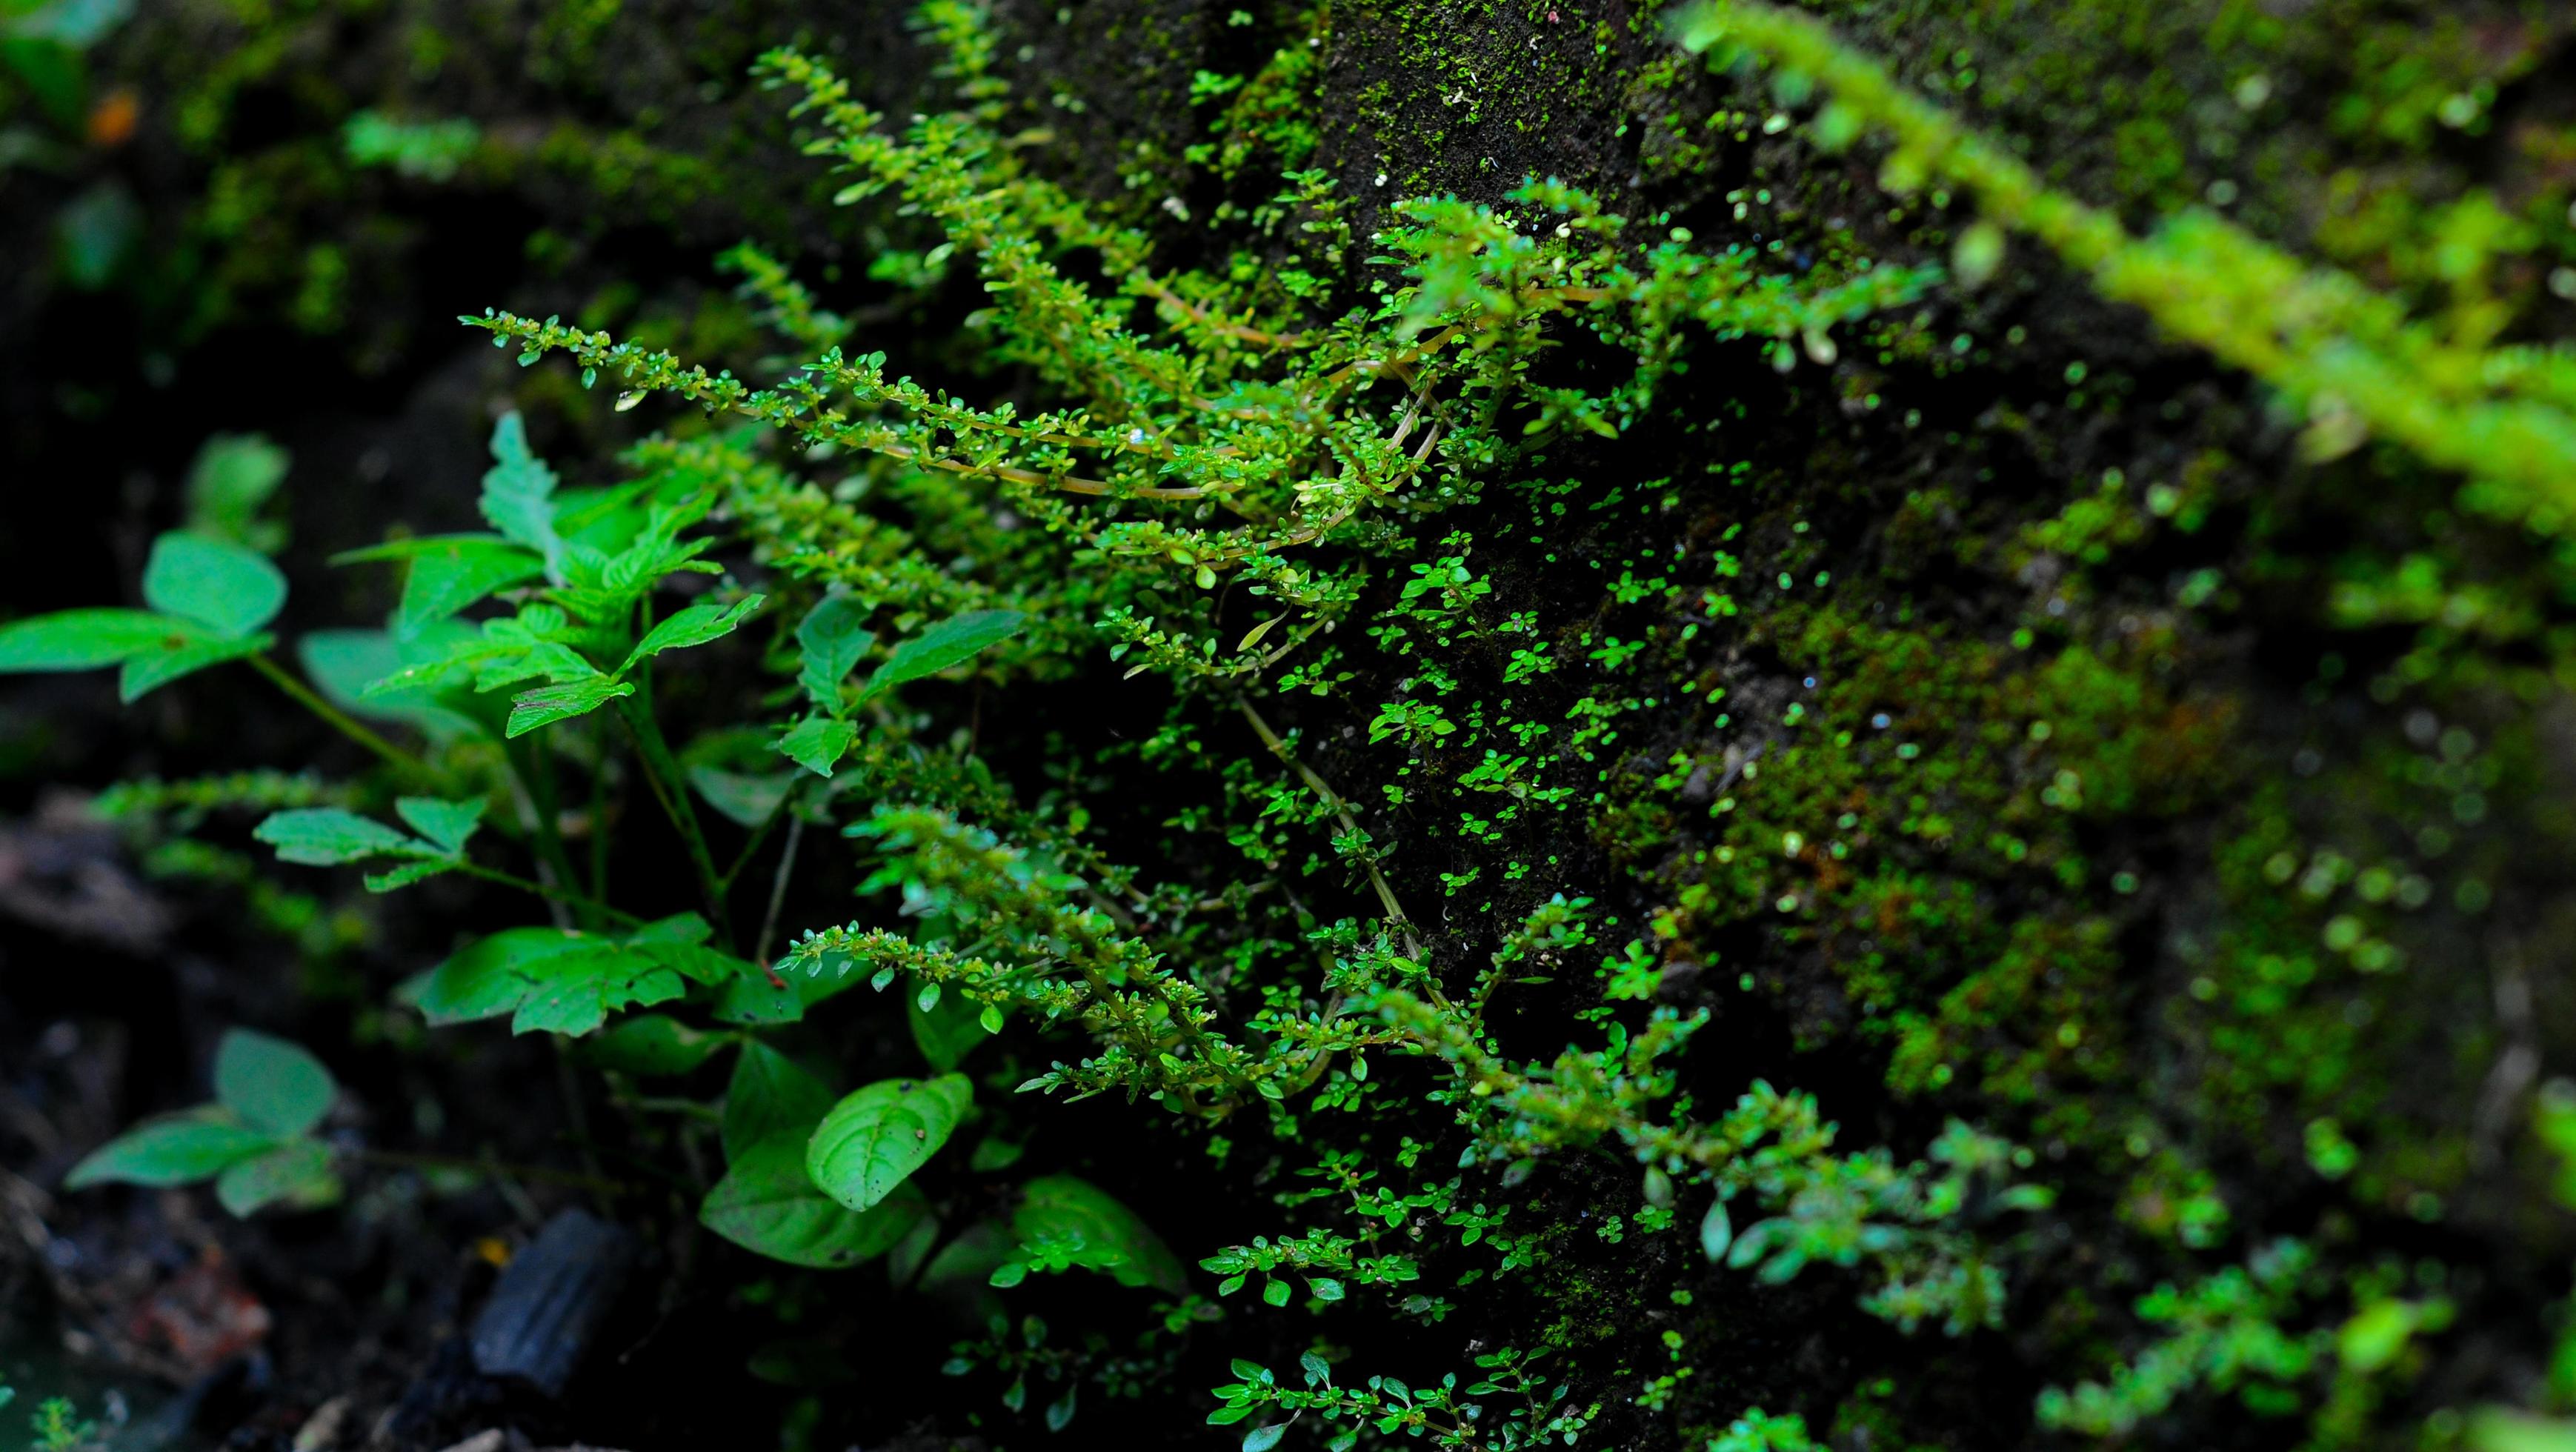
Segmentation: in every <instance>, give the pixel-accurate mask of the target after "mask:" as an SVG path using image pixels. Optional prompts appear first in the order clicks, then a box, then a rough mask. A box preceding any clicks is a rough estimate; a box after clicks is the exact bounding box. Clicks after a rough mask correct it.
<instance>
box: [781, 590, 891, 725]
mask: <svg viewBox="0 0 2576 1452" xmlns="http://www.w3.org/2000/svg"><path fill="white" fill-rule="evenodd" d="M875 613H876V602H874V601H872V600H860V599H858V598H856V597H854V596H850V595H826V596H824V597H823V598H822V599H821V600H820V601H818V602H816V604H815V606H814V608H813V609H811V610H809V611H807V612H805V619H804V620H803V621H802V622H800V623H799V624H798V625H797V627H796V647H797V653H798V664H799V667H800V668H799V670H798V672H797V677H796V678H797V681H798V682H799V683H800V684H802V685H803V686H804V687H805V694H806V695H808V696H810V697H812V698H813V701H814V704H815V705H817V706H820V707H822V708H823V709H824V710H826V711H828V712H831V713H832V714H833V715H836V716H837V715H839V714H840V712H841V682H842V681H843V680H844V679H846V678H847V677H848V676H849V674H850V672H851V671H853V670H855V669H857V668H858V664H859V661H860V659H861V658H862V657H864V656H865V655H866V654H867V653H868V647H869V646H871V645H874V644H875V643H876V633H875V632H874V631H871V630H869V629H868V625H867V621H868V617H869V616H870V615H873V614H875Z"/></svg>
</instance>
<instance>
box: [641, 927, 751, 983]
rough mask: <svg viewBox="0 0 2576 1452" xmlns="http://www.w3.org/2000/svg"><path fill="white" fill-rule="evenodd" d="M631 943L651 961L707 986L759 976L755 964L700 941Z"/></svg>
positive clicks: (644, 940) (650, 940) (646, 940)
mask: <svg viewBox="0 0 2576 1452" xmlns="http://www.w3.org/2000/svg"><path fill="white" fill-rule="evenodd" d="M632 946H633V947H634V948H635V950H636V951H637V952H640V953H642V954H644V955H645V956H646V957H649V958H651V959H652V960H653V961H654V962H657V963H659V964H661V965H662V966H664V967H666V968H669V969H671V970H672V971H673V972H676V973H678V974H680V975H682V976H683V977H687V978H694V979H696V980H697V981H698V982H700V983H703V984H706V985H707V986H708V987H710V988H718V987H722V986H723V985H725V984H728V983H731V982H733V981H734V980H735V979H738V978H744V977H751V978H757V977H760V976H761V973H760V969H759V968H758V967H757V966H755V965H754V964H752V963H750V962H748V961H746V960H744V959H741V958H737V957H735V956H734V955H732V954H731V953H719V952H717V951H716V950H715V949H713V948H710V947H707V946H706V945H704V944H702V943H673V942H660V941H655V940H652V939H637V940H636V941H635V942H634V943H633V945H632Z"/></svg>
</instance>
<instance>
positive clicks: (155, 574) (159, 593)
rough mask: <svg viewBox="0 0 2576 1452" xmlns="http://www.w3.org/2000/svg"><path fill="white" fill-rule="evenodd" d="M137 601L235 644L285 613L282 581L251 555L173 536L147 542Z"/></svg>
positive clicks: (252, 552) (232, 546) (216, 541)
mask: <svg viewBox="0 0 2576 1452" xmlns="http://www.w3.org/2000/svg"><path fill="white" fill-rule="evenodd" d="M143 602H144V603H145V604H147V605H149V606H151V607H152V608H153V609H155V610H159V611H162V612H164V613H166V614H170V615H176V616H180V617H182V618H183V619H187V620H193V621H195V622H197V623H198V624H200V625H203V626H205V627H206V628H207V629H209V630H211V631H214V632H215V633H216V634H218V635H223V636H229V637H231V638H233V639H236V640H238V639H240V638H241V637H243V636H246V635H249V634H250V633H251V632H253V631H255V630H257V629H259V628H260V627H261V626H263V625H266V624H267V623H268V622H270V621H272V620H274V619H276V618H277V612H278V611H280V610H282V609H284V608H286V576H284V575H282V574H280V573H278V569H277V566H275V565H272V564H270V563H269V562H268V557H267V556H265V555H263V554H260V553H259V552H258V551H256V550H249V549H244V548H243V547H241V546H240V545H237V544H233V543H231V542H229V541H226V540H220V539H209V538H207V537H206V536H204V535H195V534H183V533H179V532H177V531H173V532H171V533H169V534H165V535H163V536H161V537H160V538H159V539H156V540H154V541H153V542H152V558H151V560H150V561H149V562H148V563H146V564H145V565H144V567H143Z"/></svg>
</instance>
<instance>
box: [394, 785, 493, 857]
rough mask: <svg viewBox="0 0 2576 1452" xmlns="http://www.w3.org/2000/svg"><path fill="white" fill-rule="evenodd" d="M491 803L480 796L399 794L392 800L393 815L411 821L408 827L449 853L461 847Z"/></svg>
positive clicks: (462, 849) (478, 824) (478, 826)
mask: <svg viewBox="0 0 2576 1452" xmlns="http://www.w3.org/2000/svg"><path fill="white" fill-rule="evenodd" d="M490 805H491V803H490V801H489V800H487V799H485V798H483V797H475V798H474V799H472V800H470V801H462V802H450V801H442V800H440V799H439V798H437V797H401V798H397V799H396V800H395V802H394V815H396V816H398V817H400V818H402V819H403V820H404V821H405V822H408V823H410V824H411V829H412V830H413V831H415V832H418V833H419V834H420V835H421V836H423V837H426V838H428V839H429V840H430V841H431V842H432V843H433V844H435V845H437V846H439V847H441V848H444V849H446V851H447V852H448V853H449V854H450V855H451V856H452V855H455V854H458V853H462V852H463V851H464V850H465V844H466V842H467V841H468V840H469V839H471V838H472V837H473V835H474V834H475V832H476V831H478V830H480V829H481V827H482V825H483V813H484V810H485V809H486V808H488V807H489V806H490Z"/></svg>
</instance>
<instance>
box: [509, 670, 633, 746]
mask: <svg viewBox="0 0 2576 1452" xmlns="http://www.w3.org/2000/svg"><path fill="white" fill-rule="evenodd" d="M634 694H635V685H634V683H633V682H632V681H613V680H610V679H609V678H608V677H606V676H592V677H590V678H588V679H586V680H578V681H567V682H565V683H564V684H562V685H559V686H543V687H540V688H538V689H536V690H533V691H522V692H520V693H519V694H518V695H515V696H512V697H511V698H510V724H509V725H508V726H507V727H506V728H504V729H503V732H502V734H503V735H505V736H509V737H511V738H513V739H515V738H517V737H521V736H525V735H527V734H528V733H529V732H531V731H534V730H536V729H537V728H538V727H540V726H546V725H551V724H552V723H554V722H557V721H565V720H570V719H571V718H572V717H575V716H587V715H589V714H590V713H591V712H593V711H596V710H598V709H599V708H600V707H602V706H605V705H607V704H608V703H609V702H611V701H614V700H616V699H617V698H618V697H620V696H631V695H634Z"/></svg>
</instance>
